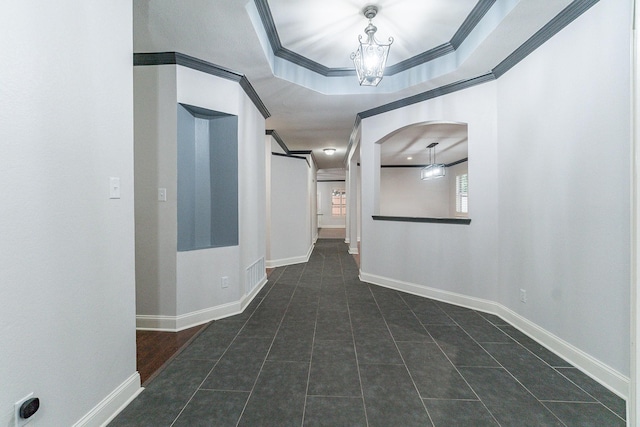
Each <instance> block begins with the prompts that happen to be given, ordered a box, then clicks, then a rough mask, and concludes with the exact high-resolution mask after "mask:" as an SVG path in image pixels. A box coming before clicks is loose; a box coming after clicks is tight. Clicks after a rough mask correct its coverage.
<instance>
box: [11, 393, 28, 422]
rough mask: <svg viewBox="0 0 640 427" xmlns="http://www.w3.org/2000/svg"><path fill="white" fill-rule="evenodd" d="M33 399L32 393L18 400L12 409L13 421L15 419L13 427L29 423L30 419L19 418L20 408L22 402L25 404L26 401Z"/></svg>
mask: <svg viewBox="0 0 640 427" xmlns="http://www.w3.org/2000/svg"><path fill="white" fill-rule="evenodd" d="M32 397H33V393H29V395H28V396H25V397H23V398H22V399H20V400H18V401H17V402H16V403H15V405H14V406H13V407H14V410H13V412H14V419H15V424H14V427H22V426H23V425H25V424H27V423H28V422H29V421H31V418H27V419H24V418H20V407H21V406H22V404H23V403H24V402H26V401H27V400H29V399H31V398H32Z"/></svg>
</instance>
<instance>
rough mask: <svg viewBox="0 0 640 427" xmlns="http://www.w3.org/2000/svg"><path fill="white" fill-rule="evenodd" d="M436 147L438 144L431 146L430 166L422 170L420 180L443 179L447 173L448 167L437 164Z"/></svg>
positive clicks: (429, 148)
mask: <svg viewBox="0 0 640 427" xmlns="http://www.w3.org/2000/svg"><path fill="white" fill-rule="evenodd" d="M436 145H438V143H437V142H434V143H432V144H429V145H428V146H427V150H429V164H428V165H427V166H425V167H424V168H422V169H421V170H420V179H422V180H429V179H436V178H442V177H443V176H444V175H445V173H446V166H445V165H444V164H443V163H437V162H436Z"/></svg>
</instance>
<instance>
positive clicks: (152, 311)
mask: <svg viewBox="0 0 640 427" xmlns="http://www.w3.org/2000/svg"><path fill="white" fill-rule="evenodd" d="M134 77H135V125H136V261H137V265H136V279H137V299H136V301H137V315H138V326H139V327H142V328H152V329H154V328H155V329H169V330H176V329H177V330H179V329H184V328H186V327H189V326H192V325H194V324H198V323H203V322H206V321H209V320H212V319H215V318H219V317H222V316H226V315H229V314H235V313H237V312H239V311H240V310H242V308H243V306H244V305H245V304H246V302H247V299H248V298H250V297H251V295H252V292H255V289H254V288H255V286H256V283H248V280H250V275H249V274H248V273H247V269H249V268H251V266H253V265H254V264H255V265H261V266H264V262H265V249H266V223H265V221H266V188H265V185H264V177H265V173H266V169H265V144H264V118H263V117H262V115H261V114H260V112H259V111H258V109H257V108H256V107H255V106H254V104H253V103H252V102H251V100H250V99H249V98H248V96H247V95H246V94H245V93H244V91H243V90H242V88H241V86H240V85H239V84H238V83H237V82H234V81H230V80H226V79H222V78H219V77H216V76H212V75H210V74H207V73H204V72H200V71H196V70H193V69H190V68H187V67H183V66H176V65H161V66H138V67H135V69H134ZM177 103H183V104H189V105H194V106H198V107H202V108H205V109H208V110H213V111H220V112H223V113H227V114H232V115H235V116H238V209H239V244H238V245H237V246H233V247H221V248H209V249H203V250H195V251H185V252H177V240H176V239H177V237H176V236H177V233H176V229H177V205H176V202H177V198H176V196H177V169H176V165H177V157H176V156H177V149H176V132H177V127H176V121H177V111H176V108H177ZM160 187H162V188H166V189H167V201H166V202H158V200H157V189H158V188H160ZM256 263H257V264H256ZM262 270H264V268H262ZM222 277H226V278H228V287H225V288H223V287H222V285H221V279H222ZM265 278H266V275H264V277H263V278H260V281H262V282H263V281H264V280H263V279H265Z"/></svg>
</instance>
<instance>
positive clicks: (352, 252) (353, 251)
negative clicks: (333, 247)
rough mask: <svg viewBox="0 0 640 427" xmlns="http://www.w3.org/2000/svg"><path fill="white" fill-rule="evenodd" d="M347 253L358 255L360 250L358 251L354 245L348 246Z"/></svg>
mask: <svg viewBox="0 0 640 427" xmlns="http://www.w3.org/2000/svg"><path fill="white" fill-rule="evenodd" d="M349 253H350V254H351V255H358V254H359V253H360V252H359V251H358V248H357V247H355V248H349Z"/></svg>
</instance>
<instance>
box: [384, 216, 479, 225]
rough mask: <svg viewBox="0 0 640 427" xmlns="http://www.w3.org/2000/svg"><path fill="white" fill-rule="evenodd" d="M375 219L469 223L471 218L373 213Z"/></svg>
mask: <svg viewBox="0 0 640 427" xmlns="http://www.w3.org/2000/svg"><path fill="white" fill-rule="evenodd" d="M372 218H373V219H374V220H376V221H399V222H432V223H440V224H464V225H469V224H471V218H429V217H410V216H383V215H373V216H372Z"/></svg>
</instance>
